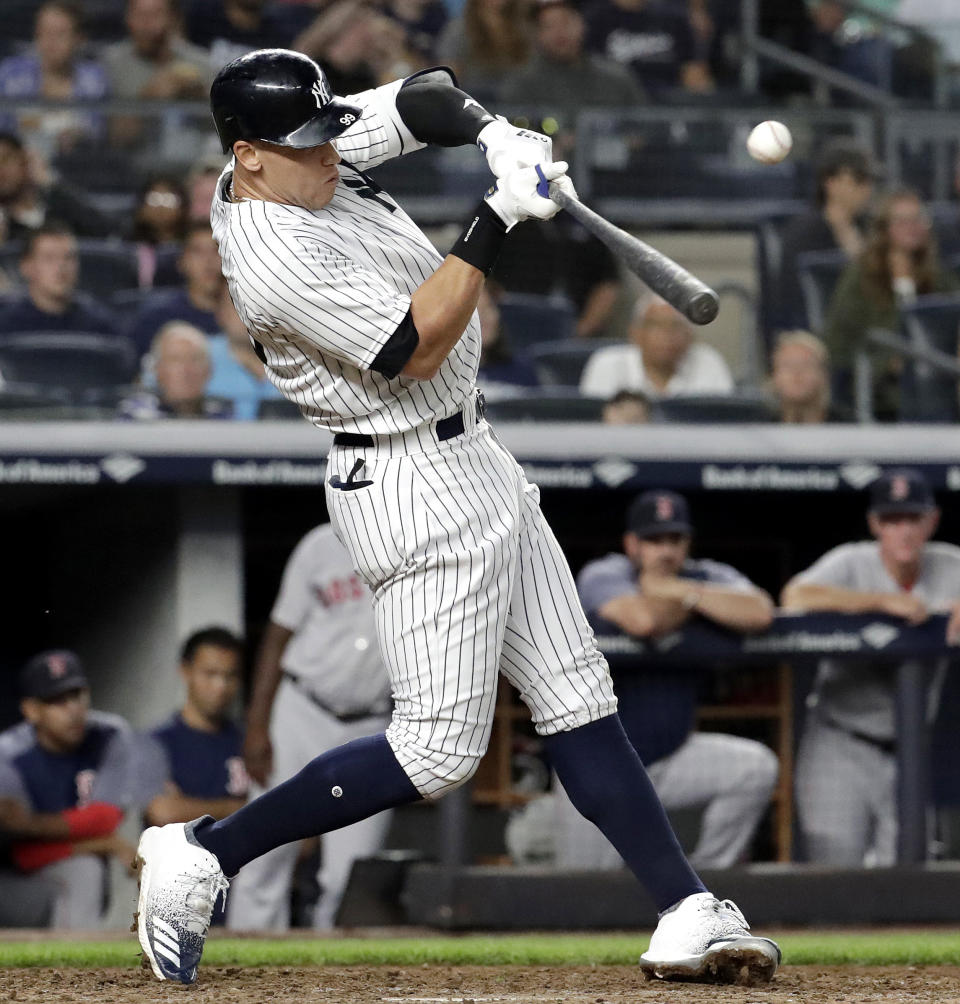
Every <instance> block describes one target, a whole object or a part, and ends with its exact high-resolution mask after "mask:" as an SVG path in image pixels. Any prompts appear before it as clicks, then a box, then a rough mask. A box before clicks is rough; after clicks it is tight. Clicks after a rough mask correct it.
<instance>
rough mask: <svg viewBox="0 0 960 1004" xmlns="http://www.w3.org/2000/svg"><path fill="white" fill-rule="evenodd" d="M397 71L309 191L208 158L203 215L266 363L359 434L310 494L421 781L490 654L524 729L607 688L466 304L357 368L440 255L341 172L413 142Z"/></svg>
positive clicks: (487, 679) (450, 776)
mask: <svg viewBox="0 0 960 1004" xmlns="http://www.w3.org/2000/svg"><path fill="white" fill-rule="evenodd" d="M398 90H399V84H398V83H395V84H390V85H387V86H385V87H380V88H377V89H376V90H373V91H368V92H365V93H363V94H360V95H356V96H354V97H352V98H351V101H352V102H353V103H355V104H358V105H360V106H361V107H362V108H363V114H362V116H361V118H360V121H359V122H358V123H357V124H356V125H355V126H354V127H353V128H351V129H350V130H348V131H347V132H345V133H344V134H343V136H342V137H340V138H339V139H337V140H336V146H337V149H338V151H339V152H340V154H341V156H342V157H343V158H344V164H342V165H341V179H340V182H339V184H338V185H337V187H336V189H335V191H334V194H333V197H332V199H331V201H330V202H329V203H328V204H326V205H325V206H324V207H323V208H322V209H319V210H315V211H311V210H306V209H302V208H298V207H294V206H287V205H276V204H273V203H268V202H255V201H250V202H242V203H239V204H238V203H234V202H231V201H229V199H228V198H227V193H226V188H227V186H228V185H229V183H230V177H231V175H230V168H228V169H227V171H225V172H224V175H223V177H222V179H221V182H220V185H219V186H218V189H219V190H218V194H217V196H216V197H215V199H214V203H213V208H212V211H211V219H212V220H213V227H214V235H215V237H216V238H217V240H218V242H219V244H220V251H221V256H222V258H223V266H224V273H225V275H226V276H227V279H228V281H229V284H230V289H231V294H232V296H233V299H234V302H235V304H236V306H237V309H238V311H239V312H240V315H241V316H242V317H243V319H244V321H245V322H246V324H247V326H248V328H249V330H250V332H251V335H252V336H253V337H254V338H255V340H256V341H257V342H259V343H260V344H261V345H262V347H263V350H264V353H265V356H266V365H267V369H268V372H269V373H270V376H271V379H272V380H273V381H274V382H275V383H276V384H277V386H278V387H279V388H280V389H281V390H282V391H283V393H284V394H286V395H287V396H288V397H290V398H291V399H293V400H295V401H296V402H297V403H298V404H299V405H300V407H301V410H302V411H303V413H304V415H305V416H306V417H307V418H308V419H310V420H311V421H312V422H314V423H315V424H316V425H318V426H321V427H325V428H328V429H331V430H332V431H335V432H350V433H361V434H367V437H368V441H367V442H364V440H363V438H362V437H354V438H353V439H352V440H350V441H349V442H348V443H346V444H345V443H344V442H343V441H341V443H340V444H337V443H336V441H335V442H334V446H333V448H332V450H331V452H330V457H329V464H328V468H327V472H328V480H327V484H326V500H327V508H328V510H329V513H330V520H331V524H332V526H333V528H334V530H335V531H336V534H337V536H338V537H339V539H340V540H341V541H342V542H343V544H344V545H345V546H346V548H347V550H348V552H349V554H350V559H351V563H352V565H353V567H354V569H355V570H356V571H357V573H358V574H359V575H360V577H361V578H362V579H363V580H364V582H365V583H366V584H367V585H368V586H369V587H370V589H371V591H372V593H373V604H374V617H375V623H376V630H377V641H378V644H379V647H380V653H381V656H382V658H383V661H384V664H385V665H386V666H387V668H388V670H389V673H390V681H391V687H392V692H393V698H394V710H393V714H392V718H391V722H390V725H389V727H388V728H387V730H386V738H387V741H388V742H389V744H390V747H391V749H392V750H393V752H394V754H395V756H396V758H397V761H398V762H399V763H400V765H401V766H402V767H403V769H404V770H405V771H406V773H407V775H408V776H409V778H410V780H411V781H412V782H413V784H414V785H415V786H416V787H417V789H418V790H419V791H420V793H421V794H423V795H425V796H433V795H440V794H443V793H444V792H445V791H448V790H450V789H451V788H454V787H456V786H457V785H459V784H462V783H463V782H464V781H465V780H467V778H468V777H470V776H471V774H472V773H473V771H474V770H475V769H476V765H477V762H478V761H479V758H480V757H481V756H482V755H483V753H484V752H485V750H486V747H487V743H488V742H489V739H490V732H491V728H492V725H493V712H494V706H495V704H496V697H497V677H498V674H499V673H503V674H504V676H506V677H507V678H508V679H509V680H510V681H511V682H512V683H513V684H514V685H515V686H516V687H517V689H518V690H519V692H520V695H521V697H522V698H523V699H524V701H525V702H526V703H527V705H528V706H529V708H530V711H531V715H532V717H533V721H534V724H535V726H536V728H537V730H538V731H539V732H540V733H541V734H543V735H549V734H551V733H554V732H559V731H562V730H567V729H573V728H576V727H578V726H581V725H586V724H588V723H589V722H592V721H595V720H597V719H599V718H604V717H606V716H607V715H610V714H612V713H613V712H614V711H615V710H616V698H615V696H614V694H613V687H612V684H611V682H610V674H609V670H608V668H607V664H606V661H605V660H604V658H603V656H602V655H601V653H600V652H599V650H598V649H597V647H596V643H595V640H594V637H593V633H592V631H591V630H590V627H589V625H588V624H587V620H586V616H585V615H584V613H583V609H582V607H581V606H580V602H579V599H578V598H577V591H576V587H575V585H574V582H573V576H572V575H571V574H570V569H569V567H568V566H567V563H566V560H565V558H564V556H563V553H562V551H561V550H560V546H559V544H558V543H557V540H556V538H555V537H554V535H553V533H552V531H551V530H550V528H549V526H548V525H547V522H546V520H545V518H544V516H543V513H542V512H541V510H540V506H539V492H538V490H537V488H536V486H535V485H531V484H528V483H527V481H526V478H525V477H524V475H523V470H522V469H521V467H520V465H519V464H518V463H517V462H516V460H514V458H513V457H512V456H511V455H510V454H509V453H508V452H507V450H506V449H504V447H503V446H502V445H501V444H500V442H499V440H497V438H496V436H495V435H493V433H492V431H491V429H490V427H489V425H488V424H487V422H486V421H485V420H484V418H483V414H482V409H481V408H480V405H479V403H478V398H477V395H476V393H475V391H474V381H475V376H476V370H477V363H478V359H479V350H480V337H479V325H478V322H477V315H476V313H475V312H474V314H473V317H472V319H471V320H470V322H469V324H468V326H467V328H466V330H465V332H464V333H463V335H462V336H461V337H460V339H459V340H458V342H457V343H456V345H455V346H454V347H453V349H452V350H451V351H450V353H449V355H448V356H447V358H446V359H445V360H444V362H443V363H442V364H441V365H440V368H439V371H438V372H437V374H436V376H435V377H433V378H432V379H430V380H415V379H409V378H405V377H403V376H400V377H396V378H393V379H388V378H386V377H384V376H382V375H381V374H380V373H379V372H376V371H373V370H372V369H371V363H373V362H374V361H375V359H376V357H377V354H378V353H379V352H380V350H381V349H382V348H383V346H384V345H385V344H386V343H387V341H388V340H389V339H390V337H391V335H393V334H394V332H395V331H396V329H397V327H398V326H399V325H400V323H401V321H402V320H403V319H404V318H405V317H406V315H407V312H408V311H409V309H410V298H411V295H412V294H413V292H414V291H415V290H416V289H417V288H418V287H419V286H420V285H422V283H423V282H424V281H425V280H426V279H427V278H428V277H429V276H431V275H432V274H433V273H434V272H435V271H436V270H437V268H438V267H439V266H440V265H441V264H442V260H441V258H440V256H439V255H438V254H437V252H436V251H435V250H434V249H433V248H432V247H431V246H430V244H429V243H428V241H427V240H426V238H425V237H424V236H423V234H422V233H421V232H420V231H419V229H418V228H417V227H416V225H415V224H414V223H413V222H412V221H411V220H410V219H409V218H408V217H407V215H406V214H405V213H404V212H403V211H402V210H401V209H400V208H399V207H398V206H397V205H396V204H395V203H394V202H393V201H392V199H390V198H389V196H387V195H385V194H384V193H382V192H381V191H379V189H377V188H375V187H373V186H372V185H371V184H370V183H369V182H368V180H367V179H366V178H365V176H364V175H363V174H361V173H360V171H361V170H362V169H363V168H364V167H369V166H371V165H373V164H376V163H380V162H381V161H382V160H385V159H386V158H388V157H391V156H397V155H399V154H401V153H404V152H406V151H408V150H410V149H416V148H417V146H418V144H417V143H416V142H415V141H414V140H413V137H412V136H411V135H410V133H409V131H408V130H407V129H406V127H405V126H404V124H403V122H402V121H401V120H400V118H399V116H398V114H397V111H396V105H395V96H396V93H397V91H398ZM346 162H349V164H348V163H346ZM479 194H480V193H478V196H479ZM441 419H447V421H446V422H445V423H443V425H441V423H440V420H441ZM451 423H452V424H451Z"/></svg>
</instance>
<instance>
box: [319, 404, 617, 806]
mask: <svg viewBox="0 0 960 1004" xmlns="http://www.w3.org/2000/svg"><path fill="white" fill-rule="evenodd" d="M464 418H465V424H466V432H465V433H464V434H462V435H460V436H457V437H455V438H453V439H450V440H447V441H445V442H439V441H437V440H436V437H435V436H433V437H432V441H429V440H428V441H426V442H425V438H426V437H425V436H424V433H423V430H418V431H417V434H416V436H415V437H414V436H411V435H409V434H408V435H407V436H404V437H393V436H391V437H382V439H380V440H378V442H377V445H376V446H373V447H336V446H335V447H334V448H333V450H332V451H331V454H330V459H329V468H328V474H329V475H330V476H332V478H333V480H334V481H335V482H336V479H339V481H340V482H341V483H342V482H346V481H347V479H348V476H349V474H350V472H351V471H352V470H354V468H355V465H356V463H357V461H358V460H362V461H363V467H362V468H360V469H359V473H356V474H355V477H354V481H355V482H356V483H360V484H363V487H360V488H356V489H350V490H344V489H343V488H337V487H334V485H332V484H330V479H329V478H328V483H327V488H326V497H327V507H328V509H329V511H330V518H331V522H332V524H333V526H334V529H335V530H336V532H337V535H338V536H339V537H340V539H341V540H342V542H343V543H344V545H345V546H346V548H347V550H348V551H349V552H350V555H351V558H352V559H353V565H354V568H355V569H356V571H357V573H358V574H359V575H360V576H361V577H362V578H363V579H364V580H365V581H366V582H367V584H368V585H369V586H370V587H371V589H372V590H373V594H374V611H375V615H376V623H377V632H378V636H379V641H380V647H381V653H382V657H383V660H384V663H385V665H386V666H387V667H388V669H389V672H390V675H391V680H392V685H393V695H394V702H395V707H394V713H393V717H392V720H391V723H390V725H389V727H388V728H387V731H386V736H387V741H388V742H389V744H390V747H391V749H392V750H393V752H394V754H395V755H396V757H397V760H398V761H399V763H400V765H401V767H402V768H403V769H404V771H405V772H406V773H407V775H408V776H409V777H410V780H411V781H412V782H413V784H414V785H415V786H416V788H417V789H418V791H419V792H420V793H421V794H422V795H424V796H425V797H431V796H434V797H435V796H439V795H441V794H444V793H445V792H447V791H449V790H452V789H453V788H455V787H457V786H458V785H460V784H462V783H463V782H464V781H466V780H467V779H468V778H469V777H470V776H471V775H472V774H473V772H474V771H475V770H476V767H477V764H478V762H479V760H480V758H481V757H482V756H483V754H484V752H485V751H486V748H487V743H488V742H489V739H490V731H491V727H492V723H493V711H494V705H495V702H496V695H497V676H498V673H500V672H502V673H503V674H504V675H505V676H506V677H507V679H508V680H509V681H510V682H511V683H512V684H513V685H514V686H515V687H516V688H517V690H518V691H519V693H520V696H521V698H522V699H523V700H524V702H525V703H526V704H527V705H528V707H529V708H530V712H531V715H532V718H533V721H534V724H535V726H536V729H537V732H538V733H540V734H541V735H550V734H552V733H555V732H560V731H564V730H569V729H573V728H576V727H578V726H581V725H586V724H587V723H589V722H592V721H595V720H597V719H599V718H603V717H606V716H607V715H610V714H612V713H613V712H615V711H616V697H615V696H614V693H613V687H612V684H611V682H610V674H609V670H608V668H607V664H606V660H605V659H604V658H603V656H602V655H601V653H600V652H599V650H598V649H597V647H596V644H595V641H594V637H593V632H592V631H591V629H590V627H589V625H588V624H587V620H586V617H585V615H584V613H583V609H582V607H581V606H580V601H579V599H578V597H577V592H576V586H575V584H574V581H573V576H572V575H571V573H570V569H569V567H568V565H567V562H566V559H565V557H564V556H563V553H562V552H561V550H560V546H559V544H558V543H557V540H556V538H555V536H554V535H553V532H552V530H551V529H550V527H549V526H548V525H547V522H546V519H545V518H544V516H543V513H542V512H541V510H540V501H539V490H538V489H537V487H536V486H535V485H531V484H529V483H528V482H527V480H526V478H525V477H524V475H523V470H522V469H521V467H520V465H519V464H518V463H517V462H516V461H515V460H514V458H513V457H512V456H511V455H510V453H509V452H508V451H507V450H506V449H505V448H504V447H503V446H502V445H501V444H500V442H499V440H497V438H496V436H495V435H493V433H492V432H491V430H490V428H489V426H488V425H487V423H486V422H485V421H484V420H483V419H482V418H478V417H477V416H476V414H475V411H474V409H473V406H472V404H469V403H468V407H466V408H465V409H464Z"/></svg>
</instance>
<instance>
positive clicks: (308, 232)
mask: <svg viewBox="0 0 960 1004" xmlns="http://www.w3.org/2000/svg"><path fill="white" fill-rule="evenodd" d="M401 83H402V81H395V82H394V83H392V84H386V85H384V86H383V87H378V88H376V89H374V90H370V91H364V92H362V93H361V94H357V95H352V96H350V98H349V100H350V101H352V102H354V103H355V104H358V105H360V106H361V107H362V108H363V114H362V116H361V118H360V120H359V121H358V122H357V123H356V124H355V125H354V126H352V127H351V128H350V129H348V130H347V131H346V132H345V133H343V135H341V136H340V137H339V138H338V139H337V140H336V142H335V145H336V147H337V150H338V152H339V153H340V155H341V157H342V158H343V162H342V163H341V165H340V183H339V184H338V185H337V187H336V190H335V192H334V195H333V198H332V200H331V201H330V202H329V203H328V204H327V205H326V206H324V207H323V208H322V209H319V210H309V209H303V208H301V207H298V206H289V205H279V204H277V203H273V202H260V201H256V200H245V201H243V202H240V203H235V202H231V201H230V200H229V198H228V188H229V184H230V182H231V179H232V171H233V164H232V162H231V164H228V165H227V168H226V169H225V170H224V172H223V175H222V176H221V179H220V183H219V184H218V186H217V195H216V196H215V197H214V200H213V205H212V207H211V213H210V219H211V223H212V226H213V234H214V237H215V238H216V240H217V242H218V244H219V246H220V255H221V258H222V260H223V271H224V275H225V276H226V277H227V282H228V283H229V287H230V294H231V296H232V298H233V302H234V305H235V306H236V308H237V311H238V313H239V314H240V317H241V318H242V319H243V321H244V323H245V324H246V326H247V329H248V331H249V332H250V334H251V336H252V337H253V338H254V339H255V340H256V341H257V342H258V343H259V344H260V345H261V346H262V348H263V352H264V355H265V363H266V368H267V373H268V374H269V376H270V379H271V380H272V381H273V382H274V383H275V384H276V385H277V387H278V388H279V389H280V390H281V391H282V393H283V394H284V395H285V396H286V397H288V398H289V399H290V400H292V401H294V402H296V403H297V404H298V405H299V406H300V409H301V411H302V412H303V414H304V416H305V417H306V418H307V419H309V420H310V421H311V422H313V423H314V424H315V425H318V426H320V427H322V428H325V429H330V430H331V431H334V432H341V431H346V432H362V433H371V434H377V433H381V434H383V433H395V432H404V431H408V430H411V429H415V428H417V427H418V426H420V425H422V424H423V423H424V422H428V421H430V420H431V419H436V418H443V417H444V416H446V415H449V414H452V413H453V412H456V411H457V410H458V409H459V408H460V406H461V405H462V404H463V402H464V401H465V400H466V399H467V398H468V397H469V395H470V393H471V391H472V389H473V385H474V381H475V379H476V372H477V365H478V363H479V359H480V325H479V322H478V320H477V316H476V313H474V315H473V318H472V319H471V321H470V324H469V326H468V328H467V330H466V332H465V333H464V335H463V337H462V338H461V339H460V340H459V341H458V343H457V344H456V346H455V347H454V349H453V351H452V352H451V353H450V354H449V355H448V357H447V358H446V360H445V361H444V363H443V365H442V366H441V367H440V371H439V372H438V373H437V375H436V376H435V377H434V378H433V379H431V380H415V379H412V378H407V377H403V376H399V377H395V378H394V379H392V380H391V379H387V378H386V377H384V376H382V375H381V374H379V373H377V372H374V371H373V370H371V369H370V364H371V363H372V362H373V361H374V359H375V358H376V356H377V353H378V352H379V351H380V349H381V348H383V346H384V344H385V343H386V341H387V340H388V339H389V338H390V336H391V335H392V334H393V332H394V331H395V330H396V328H397V326H398V325H399V324H400V322H401V321H402V320H403V318H404V317H405V315H406V314H407V311H408V310H409V309H410V297H411V294H412V293H413V292H414V290H416V289H417V287H418V286H420V285H421V284H422V283H423V282H424V280H425V279H427V278H428V277H429V276H430V275H432V274H433V272H435V271H436V269H437V268H438V267H439V265H440V264H441V262H442V258H441V257H440V255H439V254H438V253H437V251H436V249H435V248H434V247H433V245H431V244H430V242H429V241H428V240H427V238H426V237H425V236H424V234H423V233H422V232H421V230H420V229H419V227H417V225H416V224H415V223H414V222H413V221H412V220H411V219H410V217H409V216H407V214H406V213H405V212H404V211H403V210H402V209H401V208H400V207H399V206H398V205H397V204H396V203H395V202H394V201H393V199H391V198H390V197H389V196H388V195H386V194H385V193H383V192H382V191H381V190H380V188H379V186H377V185H376V184H375V183H374V182H372V181H371V179H369V178H367V177H366V176H365V175H364V174H363V171H364V169H365V168H368V167H373V166H375V165H377V164H380V163H382V162H383V161H385V160H387V159H389V158H391V157H396V156H399V155H400V154H403V153H409V152H411V151H413V150H418V149H420V148H422V147H423V145H424V144H422V143H420V142H418V141H417V140H416V139H414V137H413V135H412V134H411V133H410V131H409V130H408V129H407V127H406V126H405V125H404V124H403V122H402V120H401V119H400V116H399V115H398V113H397V110H396V105H395V97H396V94H397V91H398V90H399V89H400V85H401Z"/></svg>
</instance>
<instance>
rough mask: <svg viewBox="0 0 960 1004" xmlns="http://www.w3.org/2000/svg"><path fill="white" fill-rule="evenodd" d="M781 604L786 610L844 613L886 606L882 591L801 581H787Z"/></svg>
mask: <svg viewBox="0 0 960 1004" xmlns="http://www.w3.org/2000/svg"><path fill="white" fill-rule="evenodd" d="M780 605H781V606H782V607H783V608H784V610H792V611H798V610H832V611H835V612H836V613H843V614H865V613H873V612H876V611H880V610H883V608H884V607H883V595H882V594H881V593H866V592H861V591H860V590H858V589H843V588H842V587H840V586H820V585H813V584H812V583H800V582H788V583H787V585H786V586H785V587H784V590H783V593H782V594H781V596H780Z"/></svg>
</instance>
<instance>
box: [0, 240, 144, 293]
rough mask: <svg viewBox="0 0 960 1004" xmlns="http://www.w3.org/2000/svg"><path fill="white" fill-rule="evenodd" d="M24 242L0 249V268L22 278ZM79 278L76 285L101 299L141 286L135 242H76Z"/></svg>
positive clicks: (11, 243)
mask: <svg viewBox="0 0 960 1004" xmlns="http://www.w3.org/2000/svg"><path fill="white" fill-rule="evenodd" d="M22 251H23V243H22V242H21V241H10V243H8V244H5V245H4V246H3V247H2V248H0V269H2V270H3V271H5V272H7V273H8V274H9V275H10V276H13V277H15V278H19V274H20V273H19V265H20V255H21V253H22ZM77 253H78V254H79V257H80V278H79V280H78V282H77V285H78V287H79V288H80V289H82V290H83V291H84V292H85V293H89V294H90V295H91V296H95V297H97V298H98V299H103V300H106V299H109V297H110V296H111V295H112V294H113V293H115V292H116V291H117V290H119V289H129V288H131V287H133V286H136V285H138V281H139V272H138V269H137V255H136V252H135V250H134V248H133V245H132V244H127V243H125V242H122V241H111V240H81V241H77Z"/></svg>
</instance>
